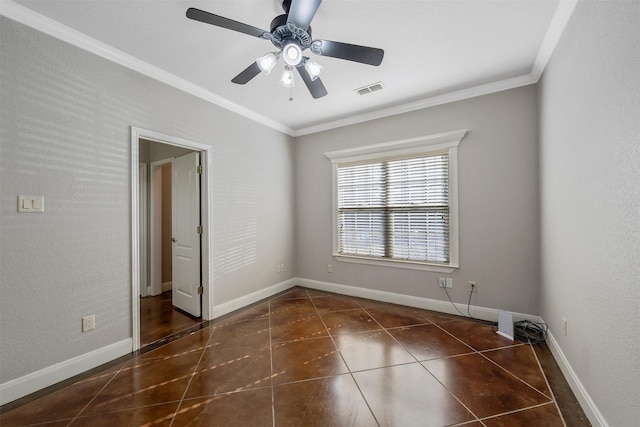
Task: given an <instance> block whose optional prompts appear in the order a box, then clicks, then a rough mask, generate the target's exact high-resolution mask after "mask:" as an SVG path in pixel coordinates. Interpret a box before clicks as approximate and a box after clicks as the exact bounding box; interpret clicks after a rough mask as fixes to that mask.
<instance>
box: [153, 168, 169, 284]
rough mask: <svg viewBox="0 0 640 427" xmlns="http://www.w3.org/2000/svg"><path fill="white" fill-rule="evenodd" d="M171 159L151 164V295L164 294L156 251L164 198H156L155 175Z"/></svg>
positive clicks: (159, 257) (160, 264) (160, 268)
mask: <svg viewBox="0 0 640 427" xmlns="http://www.w3.org/2000/svg"><path fill="white" fill-rule="evenodd" d="M170 163H171V158H168V159H162V160H158V161H155V162H151V168H150V169H149V170H150V174H151V179H150V180H149V184H150V187H149V189H150V191H149V193H150V198H149V200H150V202H149V230H151V233H149V241H150V243H151V244H150V246H151V250H150V251H149V277H150V279H149V286H150V287H151V295H160V294H162V283H163V282H162V259H161V256H159V254H158V252H159V250H156V248H157V246H158V245H159V244H160V240H159V239H158V234H160V232H161V231H162V226H161V224H158V221H156V216H157V215H158V212H160V211H161V210H162V209H161V207H160V206H159V202H160V201H162V198H161V197H160V199H158V198H157V197H156V192H157V191H158V190H159V189H162V188H161V187H160V188H157V183H156V177H155V173H156V172H158V171H159V170H160V169H161V168H162V167H163V166H164V165H166V164H170ZM169 185H171V184H169ZM158 270H160V271H158Z"/></svg>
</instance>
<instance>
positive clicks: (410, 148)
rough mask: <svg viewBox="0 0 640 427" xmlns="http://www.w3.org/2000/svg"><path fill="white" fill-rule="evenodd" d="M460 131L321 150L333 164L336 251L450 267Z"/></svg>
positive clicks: (354, 258)
mask: <svg viewBox="0 0 640 427" xmlns="http://www.w3.org/2000/svg"><path fill="white" fill-rule="evenodd" d="M465 133H466V131H457V132H451V133H447V134H439V135H433V136H428V137H422V138H417V139H411V140H405V141H397V142H392V143H386V144H380V145H375V146H367V147H361V148H358V149H352V150H344V151H338V152H331V153H325V155H326V156H327V157H328V158H329V159H330V160H331V161H332V163H333V170H334V256H336V257H337V258H338V259H339V260H341V261H349V262H361V263H362V262H364V263H373V264H387V265H388V264H391V265H394V266H396V267H405V268H417V269H426V270H435V271H452V270H453V268H456V267H457V266H458V247H457V243H458V236H457V164H456V163H457V146H458V144H459V142H460V140H461V139H462V137H463V136H464V135H465Z"/></svg>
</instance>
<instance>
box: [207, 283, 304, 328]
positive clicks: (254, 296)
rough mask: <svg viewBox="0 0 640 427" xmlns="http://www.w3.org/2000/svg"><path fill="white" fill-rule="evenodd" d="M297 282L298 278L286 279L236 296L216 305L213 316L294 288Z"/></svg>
mask: <svg viewBox="0 0 640 427" xmlns="http://www.w3.org/2000/svg"><path fill="white" fill-rule="evenodd" d="M296 284H297V279H289V280H285V281H284V282H280V283H276V284H275V285H272V286H269V287H268V288H265V289H261V290H259V291H255V292H252V293H250V294H248V295H244V296H241V297H240V298H236V299H234V300H232V301H229V302H225V303H224V304H220V305H216V306H214V307H213V310H212V312H213V316H212V318H213V319H215V318H218V317H220V316H224V315H225V314H228V313H231V312H232V311H235V310H238V309H241V308H243V307H246V306H248V305H251V304H253V303H254V302H258V301H260V300H262V299H265V298H269V297H270V296H272V295H275V294H277V293H278V292H282V291H286V290H287V289H290V288H293V287H294V286H296Z"/></svg>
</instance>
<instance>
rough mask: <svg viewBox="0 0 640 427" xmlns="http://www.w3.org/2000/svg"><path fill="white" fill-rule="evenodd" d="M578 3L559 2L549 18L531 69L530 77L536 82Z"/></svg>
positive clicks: (565, 0)
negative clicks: (547, 26)
mask: <svg viewBox="0 0 640 427" xmlns="http://www.w3.org/2000/svg"><path fill="white" fill-rule="evenodd" d="M578 1H579V0H560V1H559V2H558V7H557V8H556V11H555V13H554V14H553V18H551V23H550V24H549V28H548V29H547V33H546V34H545V36H544V39H543V40H542V44H541V45H540V50H539V51H538V56H537V57H536V60H535V61H534V63H533V67H532V68H531V75H532V76H533V77H534V78H535V79H536V82H537V81H538V80H540V77H542V72H543V71H544V69H545V68H546V66H547V64H548V63H549V60H550V59H551V55H553V51H554V50H555V49H556V46H557V45H558V42H559V41H560V37H561V36H562V33H564V29H565V28H566V27H567V24H568V23H569V20H570V19H571V16H572V15H573V11H574V9H575V8H576V5H577V4H578Z"/></svg>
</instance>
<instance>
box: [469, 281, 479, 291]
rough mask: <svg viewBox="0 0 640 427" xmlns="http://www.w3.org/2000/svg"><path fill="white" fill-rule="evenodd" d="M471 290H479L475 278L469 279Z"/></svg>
mask: <svg viewBox="0 0 640 427" xmlns="http://www.w3.org/2000/svg"><path fill="white" fill-rule="evenodd" d="M469 292H478V282H475V281H473V280H470V281H469Z"/></svg>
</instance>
